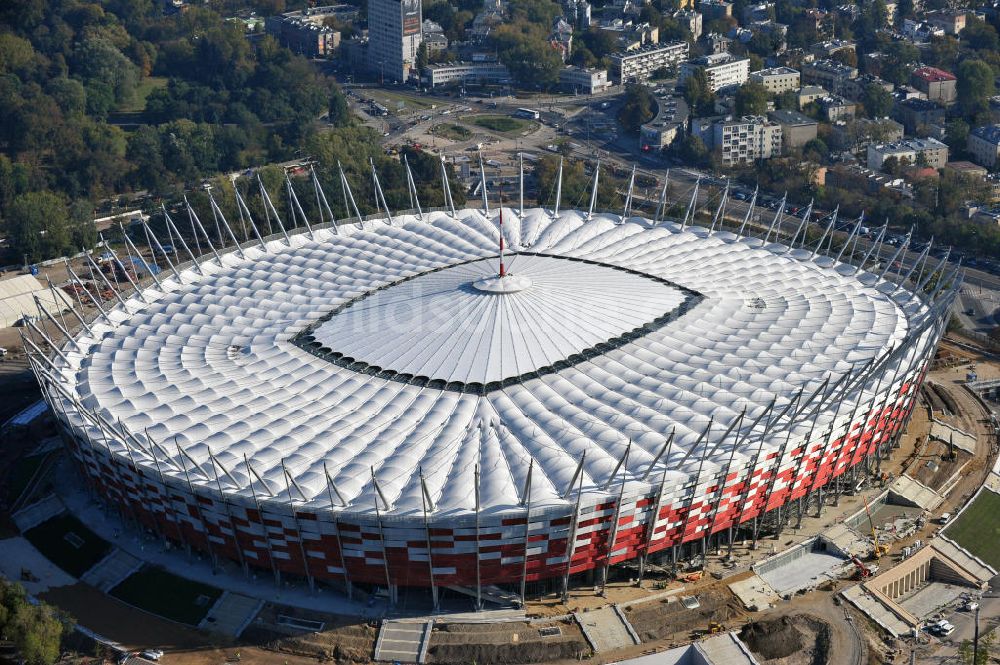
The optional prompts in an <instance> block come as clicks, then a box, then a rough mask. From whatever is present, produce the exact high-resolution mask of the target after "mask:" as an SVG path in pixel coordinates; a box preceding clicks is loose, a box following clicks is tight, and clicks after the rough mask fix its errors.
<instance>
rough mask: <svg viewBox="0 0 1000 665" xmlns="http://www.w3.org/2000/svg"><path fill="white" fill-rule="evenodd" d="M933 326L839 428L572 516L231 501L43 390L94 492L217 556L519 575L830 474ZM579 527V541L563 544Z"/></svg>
mask: <svg viewBox="0 0 1000 665" xmlns="http://www.w3.org/2000/svg"><path fill="white" fill-rule="evenodd" d="M942 328H943V326H941V325H940V323H939V322H938V323H937V324H935V325H933V326H932V327H931V330H929V331H927V334H925V335H922V336H920V339H918V340H914V342H915V343H919V344H920V346H921V347H922V349H920V350H921V351H922V352H921V353H919V354H916V355H915V358H914V360H913V361H912V363H911V364H910V365H909V366H906V367H903V368H902V370H899V371H896V372H895V375H894V376H891V377H886V378H890V380H891V388H889V389H888V390H886V391H885V392H884V393H881V394H879V395H876V396H875V399H872V400H871V401H869V403H868V404H865V405H861V406H859V407H857V408H854V409H852V410H854V411H856V412H858V413H861V414H863V415H859V416H857V417H855V418H853V419H852V420H851V424H850V427H849V428H848V427H845V426H843V425H841V426H839V427H838V428H837V431H836V432H831V431H828V432H826V433H825V434H824V435H822V436H815V437H813V438H810V439H808V445H805V446H803V445H801V444H799V445H795V446H794V447H793V446H790V445H785V446H783V449H782V450H779V451H778V452H771V453H769V454H766V455H763V456H762V457H764V459H756V460H753V461H751V463H750V464H746V465H744V466H743V467H742V468H740V469H735V470H734V469H726V470H724V471H722V472H719V473H713V474H711V475H708V474H706V475H705V476H703V477H698V478H697V479H695V478H687V477H685V478H683V479H681V480H679V481H676V482H671V481H670V479H666V481H665V482H664V483H663V485H664V486H663V488H662V496H661V491H660V487H659V484H658V483H654V484H653V485H652V486H651V487H650V490H649V491H647V492H641V493H637V494H631V495H630V494H626V495H624V496H622V498H621V501H620V505H619V500H618V499H617V498H615V497H611V498H607V497H605V498H604V499H603V500H602V499H596V500H594V501H590V502H588V501H587V499H589V498H591V497H588V496H584V497H582V500H581V501H580V505H579V508H578V511H576V514H575V516H574V510H572V509H571V510H569V511H566V510H553V509H551V508H549V509H544V510H539V511H537V512H536V511H530V513H529V512H528V511H523V512H522V513H521V514H520V515H512V514H506V515H501V516H488V515H482V516H480V517H479V519H478V520H476V519H470V518H468V517H464V518H457V519H444V520H434V519H431V520H429V521H428V522H426V523H425V522H423V521H420V520H419V519H417V520H415V519H413V518H393V517H381V518H379V519H376V520H371V519H366V518H365V517H364V516H352V515H340V516H338V515H336V514H333V513H332V512H330V511H312V510H294V511H293V510H292V509H291V507H290V506H289V505H288V504H287V503H280V502H275V501H274V500H269V501H266V502H265V501H260V502H259V506H256V505H255V506H249V505H240V504H238V503H235V502H234V501H233V500H232V497H229V496H225V495H223V494H222V493H220V492H213V491H211V490H208V489H206V488H204V487H199V488H198V489H197V491H195V490H194V487H193V486H191V485H187V486H186V485H185V484H184V483H183V482H177V481H176V480H175V479H173V478H166V477H163V476H160V477H156V475H155V474H150V473H149V472H148V471H146V470H144V469H142V468H140V467H139V466H136V465H133V464H131V463H129V461H128V457H127V456H124V455H121V454H110V455H109V454H108V453H107V449H105V448H103V447H99V446H96V445H94V444H93V442H92V441H91V440H90V439H89V438H88V437H87V436H85V435H84V434H83V433H82V430H80V429H78V428H77V427H76V426H73V425H70V424H69V423H71V422H72V420H73V418H71V417H69V415H68V412H67V411H65V410H64V406H65V404H63V403H62V402H63V400H61V399H55V400H53V399H52V397H53V396H52V395H51V394H50V395H47V398H48V399H49V401H50V404H53V406H54V411H55V412H56V413H57V414H59V421H60V423H61V424H62V425H63V431H64V433H65V434H66V440H67V442H68V443H69V445H70V448H71V450H72V453H73V455H74V457H75V458H76V460H77V462H78V463H79V464H80V466H81V468H82V470H83V472H84V474H85V476H86V478H88V479H89V483H90V484H91V486H92V489H93V490H94V491H96V492H97V493H98V494H99V495H100V496H102V497H105V498H107V499H108V500H110V501H111V502H112V503H114V504H117V506H118V507H119V509H120V510H121V511H122V512H123V515H124V516H125V517H126V518H131V519H134V520H136V521H138V522H141V523H142V524H143V525H144V526H146V527H147V528H149V529H152V530H153V531H155V532H157V533H159V534H161V535H163V536H164V537H166V538H169V539H171V540H173V541H175V542H178V543H180V544H182V545H185V546H191V547H193V548H195V549H198V550H201V551H204V552H207V553H208V554H210V555H211V556H212V557H213V558H216V557H218V558H224V559H230V560H234V561H238V562H240V563H241V564H246V565H247V566H249V567H252V568H260V569H263V570H267V571H282V572H285V573H290V574H294V575H305V576H308V577H311V578H314V579H320V580H330V581H333V582H344V581H349V582H351V583H353V582H366V583H371V584H393V585H398V586H428V585H430V584H432V583H433V584H434V585H436V586H444V585H475V584H477V582H478V583H480V584H497V583H511V584H516V583H519V582H520V581H521V580H522V578H524V579H525V580H527V581H537V580H542V579H546V578H554V577H561V576H563V575H565V574H566V573H567V572H568V573H570V574H575V573H579V572H584V571H587V570H592V569H597V568H600V567H602V566H604V565H605V564H608V563H610V564H615V563H620V562H622V561H625V560H627V559H631V558H634V557H637V556H640V555H643V554H644V553H655V552H658V551H660V550H663V549H666V548H668V547H671V546H674V545H679V544H681V543H686V542H691V541H696V540H699V539H701V538H704V537H706V536H709V535H710V534H714V533H719V532H723V531H726V530H727V529H729V528H730V527H731V526H736V525H738V524H742V523H745V522H747V521H749V520H752V519H754V518H755V517H760V516H761V515H763V514H764V513H766V512H769V511H771V510H774V509H776V508H778V507H779V506H784V505H787V504H788V503H790V502H791V501H795V500H797V499H799V498H801V497H803V496H805V495H806V494H808V493H811V492H813V491H816V490H818V489H819V488H821V487H825V486H827V485H829V484H830V483H831V481H833V480H835V479H836V478H837V477H839V476H841V475H843V474H844V473H845V472H846V471H847V470H849V469H851V468H853V467H855V466H857V465H858V464H862V463H864V462H865V461H866V460H868V459H869V458H870V457H871V456H872V455H873V454H874V453H875V452H876V451H877V450H878V449H879V447H880V446H883V445H886V444H888V443H889V442H891V441H892V440H893V439H894V438H895V437H896V436H897V435H898V434H900V432H901V429H902V427H903V425H904V423H905V422H906V421H907V419H908V416H909V415H910V412H911V411H912V409H913V408H914V404H915V397H916V395H917V392H918V389H919V386H920V384H921V383H922V381H923V378H924V374H925V371H926V367H927V364H928V360H929V355H930V354H931V353H933V350H934V348H935V347H936V344H937V341H938V339H939V337H940V333H941V330H942ZM905 350H906V349H902V348H901V349H899V351H905ZM915 350H917V349H910V351H915ZM907 355H913V354H907ZM790 438H791V437H789V439H790ZM677 475H680V474H677ZM695 480H697V482H695ZM657 506H658V510H657ZM654 512H655V513H656V519H655V520H654V519H651V518H652V515H653V513H654ZM529 515H530V516H529ZM477 521H478V523H477ZM526 523H527V524H526ZM651 529H652V533H651ZM574 531H575V539H574V540H575V543H574V545H573V546H572V548H571V551H567V543H569V542H570V540H571V539H572V534H573V532H574ZM428 544H429V545H428ZM525 555H527V565H525V562H524V557H525ZM567 555H570V556H571V558H572V561H571V563H570V564H569V565H567ZM432 570H433V581H432V579H431V571H432Z"/></svg>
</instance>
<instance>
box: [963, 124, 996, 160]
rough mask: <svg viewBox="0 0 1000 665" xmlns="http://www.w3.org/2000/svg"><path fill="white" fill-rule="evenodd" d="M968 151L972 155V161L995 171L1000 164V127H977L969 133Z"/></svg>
mask: <svg viewBox="0 0 1000 665" xmlns="http://www.w3.org/2000/svg"><path fill="white" fill-rule="evenodd" d="M966 149H967V150H968V151H969V152H970V153H972V161H974V162H975V163H976V164H979V165H980V166H985V167H986V168H988V169H994V168H996V167H997V164H998V162H1000V125H985V126H983V127H976V128H975V129H973V130H972V131H971V132H969V139H968V142H967V144H966Z"/></svg>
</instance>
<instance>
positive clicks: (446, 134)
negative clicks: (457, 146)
mask: <svg viewBox="0 0 1000 665" xmlns="http://www.w3.org/2000/svg"><path fill="white" fill-rule="evenodd" d="M431 134H434V135H435V136H440V137H442V138H446V139H451V140H452V141H464V140H466V139H469V138H472V132H471V131H470V130H469V128H468V127H462V125H455V124H452V123H449V122H445V123H442V124H440V125H434V127H432V128H431Z"/></svg>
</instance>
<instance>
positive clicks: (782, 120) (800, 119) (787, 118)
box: [767, 109, 819, 125]
mask: <svg viewBox="0 0 1000 665" xmlns="http://www.w3.org/2000/svg"><path fill="white" fill-rule="evenodd" d="M767 115H768V117H770V118H771V120H774V121H775V122H777V123H778V124H781V125H817V124H819V123H817V122H816V121H815V120H813V119H812V118H810V117H809V116H807V115H803V114H802V113H799V112H798V111H789V110H786V109H780V110H778V111H771V112H770V113H768V114H767Z"/></svg>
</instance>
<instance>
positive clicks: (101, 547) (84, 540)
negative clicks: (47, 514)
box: [24, 513, 111, 577]
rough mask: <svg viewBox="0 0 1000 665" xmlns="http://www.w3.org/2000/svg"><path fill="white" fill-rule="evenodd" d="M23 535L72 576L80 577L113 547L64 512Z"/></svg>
mask: <svg viewBox="0 0 1000 665" xmlns="http://www.w3.org/2000/svg"><path fill="white" fill-rule="evenodd" d="M24 537H25V538H27V539H28V541H29V542H30V543H31V544H32V545H34V546H35V549H37V550H38V551H39V552H41V553H42V554H44V555H45V558H47V559H48V560H49V561H51V562H52V563H54V564H56V565H57V566H59V567H60V568H62V569H63V570H65V571H66V572H67V573H69V574H70V575H72V576H73V577H81V576H82V575H83V574H84V573H85V572H87V571H88V570H90V569H91V568H93V567H94V565H95V564H97V563H98V562H99V561H100V560H101V559H103V558H104V557H105V556H107V554H108V552H109V551H110V550H111V546H110V545H109V544H108V543H107V542H105V541H103V540H101V539H100V538H99V537H98V536H97V535H96V534H95V533H94V532H93V531H91V530H90V529H88V528H87V527H85V526H84V525H83V524H82V523H81V522H80V520H78V519H76V518H75V517H73V516H72V515H67V514H65V513H63V514H61V515H56V516H55V517H53V518H51V519H48V520H46V521H44V522H42V523H41V524H39V525H38V526H36V527H32V528H31V529H28V530H27V531H25V532H24Z"/></svg>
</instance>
